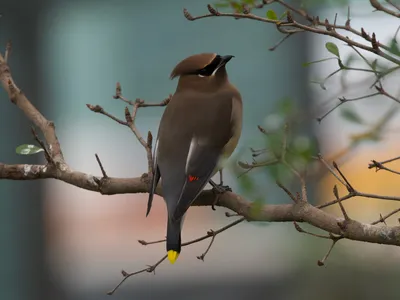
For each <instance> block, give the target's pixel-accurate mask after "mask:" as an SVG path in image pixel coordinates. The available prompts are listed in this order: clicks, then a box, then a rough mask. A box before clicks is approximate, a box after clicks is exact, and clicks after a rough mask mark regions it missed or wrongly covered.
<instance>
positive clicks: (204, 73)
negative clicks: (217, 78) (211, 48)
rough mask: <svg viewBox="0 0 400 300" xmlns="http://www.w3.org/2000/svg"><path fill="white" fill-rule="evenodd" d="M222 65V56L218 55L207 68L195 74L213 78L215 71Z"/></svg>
mask: <svg viewBox="0 0 400 300" xmlns="http://www.w3.org/2000/svg"><path fill="white" fill-rule="evenodd" d="M220 63H221V56H220V55H217V56H216V57H215V58H214V59H213V61H212V62H211V63H210V64H208V65H207V66H205V67H204V68H203V69H200V70H197V71H196V72H194V74H196V75H201V76H211V74H212V73H213V72H214V71H215V69H216V68H217V67H218V66H219V64H220Z"/></svg>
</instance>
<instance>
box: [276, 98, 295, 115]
mask: <svg viewBox="0 0 400 300" xmlns="http://www.w3.org/2000/svg"><path fill="white" fill-rule="evenodd" d="M277 110H278V112H279V113H280V114H282V115H284V116H288V115H290V114H291V113H293V111H294V110H295V103H294V101H293V99H291V98H290V97H285V98H282V99H280V100H279V101H278V103H277Z"/></svg>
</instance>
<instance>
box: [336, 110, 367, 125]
mask: <svg viewBox="0 0 400 300" xmlns="http://www.w3.org/2000/svg"><path fill="white" fill-rule="evenodd" d="M340 115H341V116H342V117H343V118H344V119H345V120H347V121H349V122H353V123H356V124H364V120H363V119H362V118H361V117H360V116H359V114H357V113H356V112H355V111H354V110H352V109H350V108H349V107H344V108H342V109H341V110H340Z"/></svg>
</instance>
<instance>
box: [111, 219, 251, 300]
mask: <svg viewBox="0 0 400 300" xmlns="http://www.w3.org/2000/svg"><path fill="white" fill-rule="evenodd" d="M244 220H246V218H244V217H243V218H240V219H238V220H235V221H234V222H232V223H229V224H228V225H226V226H224V227H222V228H220V229H218V230H216V231H213V230H209V231H208V232H207V234H206V235H204V236H202V237H199V238H197V239H194V240H191V241H189V242H185V243H182V245H181V246H182V247H184V246H189V245H191V244H195V243H198V242H201V241H203V240H206V239H209V238H211V242H210V244H209V245H208V247H207V249H206V251H205V252H204V253H203V254H202V255H200V256H198V257H197V258H198V259H201V260H204V257H205V256H206V255H207V253H208V252H209V250H210V248H211V246H212V244H213V243H214V239H215V237H216V236H217V235H218V234H220V233H221V232H223V231H225V230H227V229H229V228H231V227H233V226H235V225H238V224H239V223H241V222H243V221H244ZM165 241H166V240H165V239H163V240H158V241H154V242H146V241H144V240H139V241H138V242H139V243H140V244H142V245H144V246H146V245H150V244H157V243H162V242H165ZM166 258H167V255H165V256H164V257H163V258H161V259H160V260H159V261H158V262H157V263H155V264H154V265H151V266H148V267H147V268H144V269H142V270H139V271H136V272H132V273H127V272H125V271H124V270H122V276H123V277H124V278H123V279H122V280H121V281H120V282H119V283H118V284H117V286H116V287H115V288H114V289H112V290H111V291H109V292H108V293H107V294H108V295H112V294H113V293H114V292H115V291H116V290H117V289H118V288H119V287H120V286H121V285H122V283H124V281H125V280H127V279H128V278H129V277H131V276H134V275H138V274H141V273H144V272H149V273H150V272H154V271H155V269H156V268H157V267H158V265H160V264H161V263H162V262H163V261H164V260H165V259H166Z"/></svg>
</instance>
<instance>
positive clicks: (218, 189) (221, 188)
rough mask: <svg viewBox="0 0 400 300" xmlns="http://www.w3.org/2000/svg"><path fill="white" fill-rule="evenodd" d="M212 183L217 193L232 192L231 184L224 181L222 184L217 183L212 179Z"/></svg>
mask: <svg viewBox="0 0 400 300" xmlns="http://www.w3.org/2000/svg"><path fill="white" fill-rule="evenodd" d="M210 184H211V186H212V187H213V188H212V190H213V192H214V193H216V194H223V193H226V192H232V189H231V188H230V187H229V185H224V183H223V182H222V181H221V183H220V184H216V183H215V182H214V181H213V180H211V179H210Z"/></svg>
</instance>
